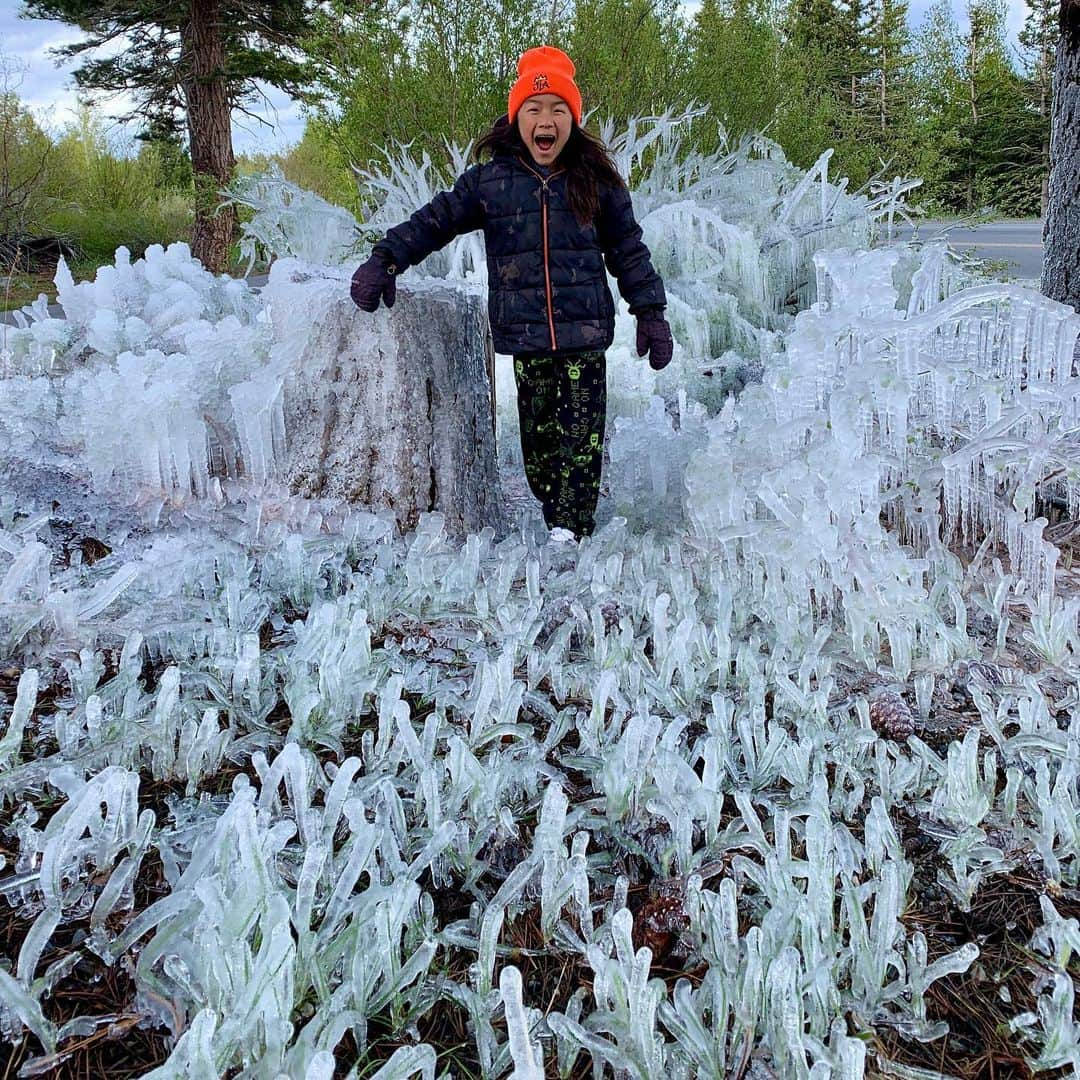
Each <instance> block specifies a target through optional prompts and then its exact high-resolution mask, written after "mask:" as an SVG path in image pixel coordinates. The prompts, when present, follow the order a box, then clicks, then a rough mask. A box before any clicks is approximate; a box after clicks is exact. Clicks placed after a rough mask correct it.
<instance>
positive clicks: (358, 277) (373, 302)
mask: <svg viewBox="0 0 1080 1080" xmlns="http://www.w3.org/2000/svg"><path fill="white" fill-rule="evenodd" d="M396 272H397V268H396V267H395V266H394V264H393V263H391V262H388V261H387V260H386V258H385V257H384V256H383V255H380V254H378V253H376V254H374V255H372V256H371V258H370V259H368V261H367V262H366V263H364V265H363V266H360V267H358V268H357V270H356V273H355V274H353V276H352V286H351V287H350V289H349V295H350V296H351V297H352V301H353V303H354V304H355V305H356V306H357V307H358V308H360V309H361V310H363V311H375V310H376V309H377V308H378V306H379V301H380V300H381V301H382V302H383V303H384V304H385V305H386V306H387V307H388V308H392V307H393V306H394V300H395V299H396V298H397V279H396V278H395V277H394V275H395V273H396Z"/></svg>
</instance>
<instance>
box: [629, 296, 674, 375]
mask: <svg viewBox="0 0 1080 1080" xmlns="http://www.w3.org/2000/svg"><path fill="white" fill-rule="evenodd" d="M673 348H674V343H673V342H672V340H671V327H670V326H668V321H667V319H665V318H664V314H663V312H662V311H654V312H642V313H641V314H640V315H639V316H638V321H637V354H638V356H644V355H645V354H646V353H648V354H649V366H650V367H651V368H652V369H653V371H661V370H662V369H663V368H666V367H667V366H668V364H670V363H671V351H672V349H673Z"/></svg>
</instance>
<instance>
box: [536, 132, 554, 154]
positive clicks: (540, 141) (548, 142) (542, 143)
mask: <svg viewBox="0 0 1080 1080" xmlns="http://www.w3.org/2000/svg"><path fill="white" fill-rule="evenodd" d="M533 142H535V143H536V145H537V146H538V147H539V148H540V149H541V150H544V151H547V150H550V149H551V148H552V147H553V146H554V145H555V136H554V135H537V136H536V138H535V139H534V140H533Z"/></svg>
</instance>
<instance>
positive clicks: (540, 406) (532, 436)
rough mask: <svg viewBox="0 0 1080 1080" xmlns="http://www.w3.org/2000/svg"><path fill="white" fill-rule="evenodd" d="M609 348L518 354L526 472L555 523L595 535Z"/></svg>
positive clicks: (548, 518)
mask: <svg viewBox="0 0 1080 1080" xmlns="http://www.w3.org/2000/svg"><path fill="white" fill-rule="evenodd" d="M605 359H606V358H605V356H604V354H603V353H602V352H588V353H577V354H575V355H573V356H516V357H514V378H515V381H516V382H517V395H518V417H519V419H520V422H521V451H522V454H523V456H524V458H525V476H526V478H527V479H528V481H529V487H530V488H531V489H532V493H533V494H534V495H535V496H536V497H537V498H538V499H539V500H540V502H541V503H542V504H543V507H544V520H545V521H546V522H547V524H548V528H550V529H554V528H556V527H561V528H564V529H569V530H570V531H571V532H572V533H574V534H575V535H576V536H588V535H590V534H591V533H592V531H593V529H594V528H595V526H596V521H595V515H596V501H597V499H598V498H599V497H600V469H601V466H602V465H603V460H604V418H605V414H606V412H607V365H606V363H605Z"/></svg>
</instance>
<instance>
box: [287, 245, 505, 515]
mask: <svg viewBox="0 0 1080 1080" xmlns="http://www.w3.org/2000/svg"><path fill="white" fill-rule="evenodd" d="M305 276H306V275H305V274H304V273H303V272H302V270H301V267H300V264H297V263H296V262H295V261H293V260H281V261H280V262H279V263H276V264H275V265H274V267H273V270H272V272H271V279H270V283H269V285H268V292H269V298H270V302H271V313H272V318H273V321H274V326H275V340H276V342H277V344H276V345H275V353H278V355H277V357H276V359H277V360H278V361H279V362H280V361H281V360H283V359H285V357H286V356H287V362H286V363H285V364H283V368H284V383H283V390H284V421H285V451H284V455H283V459H282V461H281V468H280V474H281V476H282V478H283V479H284V480H285V482H286V483H287V484H288V486H289V489H290V490H291V491H293V492H294V493H296V494H300V495H304V496H307V497H309V498H317V497H330V498H344V499H347V500H348V501H350V502H355V503H359V504H362V505H365V506H369V507H371V508H372V509H374V510H382V509H388V510H390V511H392V512H393V514H394V516H395V518H396V520H397V523H398V526H399V527H400V528H401V529H402V530H403V531H406V530H409V529H412V528H415V526H416V524H417V522H418V521H419V518H420V515H421V514H422V513H426V512H431V511H438V512H439V513H441V514H442V515H443V516H444V518H445V521H446V528H447V530H448V531H451V532H454V533H458V534H464V533H468V532H476V531H479V530H480V529H482V528H483V527H485V526H487V525H490V526H493V527H494V528H495V529H496V530H497V531H500V532H501V531H502V530H503V529H504V528H505V526H506V520H505V510H504V502H503V499H502V492H501V489H500V485H499V473H498V460H497V456H496V450H495V434H494V423H493V419H492V416H493V414H492V405H493V403H492V398H491V383H490V381H489V370H490V361H491V359H492V358H493V356H494V353H493V351H492V344H491V332H490V328H489V326H488V320H487V311H486V305H485V303H484V298H483V296H482V295H481V294H480V292H479V291H477V292H466V291H463V290H460V289H456V288H451V287H449V286H447V285H445V284H443V283H441V282H434V281H429V280H424V279H420V280H417V281H416V282H413V283H411V284H399V285H398V290H397V303H396V304H395V306H394V307H393V308H392V309H391V310H387V309H385V308H380V309H379V310H378V311H377V312H375V313H374V314H368V313H367V312H364V311H360V310H359V309H358V308H357V307H356V306H355V305H354V304H353V303H352V301H351V299H350V298H349V290H348V281H347V280H345V281H342V280H340V279H329V278H325V277H314V276H313V277H310V278H307V279H306V280H305ZM279 350H285V355H284V356H283V355H282V354H281V353H279V352H278V351H279ZM290 354H291V355H290Z"/></svg>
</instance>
